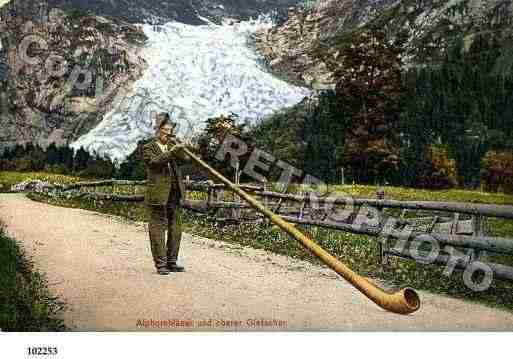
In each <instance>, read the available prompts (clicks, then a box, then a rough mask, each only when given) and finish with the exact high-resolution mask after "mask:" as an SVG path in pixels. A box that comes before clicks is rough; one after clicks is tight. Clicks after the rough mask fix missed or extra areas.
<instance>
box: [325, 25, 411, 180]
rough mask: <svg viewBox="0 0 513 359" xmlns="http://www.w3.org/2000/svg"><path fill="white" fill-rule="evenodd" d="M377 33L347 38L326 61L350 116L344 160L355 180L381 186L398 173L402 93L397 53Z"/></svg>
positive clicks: (399, 45) (398, 43) (359, 33)
mask: <svg viewBox="0 0 513 359" xmlns="http://www.w3.org/2000/svg"><path fill="white" fill-rule="evenodd" d="M403 42H404V39H403V38H402V37H399V38H398V39H397V40H396V41H395V42H391V41H389V40H388V39H387V38H386V35H385V33H384V32H383V31H382V30H379V29H368V30H365V31H357V32H355V33H351V34H349V39H344V40H343V41H341V42H340V44H339V45H338V46H339V47H338V49H337V51H336V52H335V57H334V58H333V59H330V60H329V61H328V66H329V68H330V70H332V72H333V75H334V77H335V79H336V87H335V90H336V93H337V96H338V98H339V101H340V106H341V107H342V108H343V109H344V110H345V112H347V113H350V114H352V126H348V128H347V129H346V131H345V133H344V134H341V135H344V136H345V144H344V148H343V157H344V160H343V161H344V162H345V164H347V165H349V166H350V167H351V168H352V172H353V174H354V177H355V179H356V180H358V181H360V182H370V181H373V180H377V179H382V180H384V179H385V178H387V177H390V176H391V174H392V173H393V172H394V171H396V170H397V168H398V163H399V147H398V141H397V138H396V135H395V133H394V129H395V128H396V124H397V122H398V119H399V104H400V99H401V95H402V93H403V92H404V87H403V84H402V77H401V65H402V60H401V52H402V44H403Z"/></svg>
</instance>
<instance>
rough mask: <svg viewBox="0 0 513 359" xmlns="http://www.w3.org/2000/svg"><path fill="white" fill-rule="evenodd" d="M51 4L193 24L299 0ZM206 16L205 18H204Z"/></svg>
mask: <svg viewBox="0 0 513 359" xmlns="http://www.w3.org/2000/svg"><path fill="white" fill-rule="evenodd" d="M48 3H49V5H50V6H51V7H54V6H58V7H61V8H77V9H84V10H88V11H91V12H93V13H95V14H98V15H102V16H105V15H107V16H112V17H116V18H119V19H122V20H124V21H128V22H131V23H143V22H152V23H163V22H166V21H170V20H176V21H180V22H183V23H186V24H190V25H198V24H204V23H205V21H204V19H208V20H210V21H213V22H215V23H220V22H221V21H222V19H223V18H234V19H239V20H243V19H248V18H250V17H253V18H257V17H258V15H260V14H263V13H268V12H271V11H277V12H282V11H283V10H285V9H287V8H288V7H289V6H292V5H294V4H297V3H298V0H151V1H146V0H48ZM202 18H203V19H202Z"/></svg>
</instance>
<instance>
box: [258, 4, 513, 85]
mask: <svg viewBox="0 0 513 359" xmlns="http://www.w3.org/2000/svg"><path fill="white" fill-rule="evenodd" d="M512 19H513V2H512V1H511V0H450V1H440V0H438V1H437V0H425V1H413V0H399V1H387V0H384V1H371V0H367V1H361V0H358V1H356V0H318V1H317V2H316V3H315V4H314V5H313V6H311V7H310V8H297V9H290V10H289V17H288V20H287V21H286V22H285V23H284V24H282V25H280V26H277V27H274V28H272V29H269V30H265V31H261V32H259V33H257V35H256V46H257V48H258V49H259V51H260V52H261V53H262V54H263V55H264V57H265V58H266V59H267V61H268V63H269V65H270V67H271V69H272V70H273V71H275V72H277V73H279V74H282V75H283V76H285V77H287V78H289V79H290V80H292V81H294V82H297V83H302V84H306V85H308V86H311V87H313V88H319V89H322V88H332V87H333V78H332V76H331V73H330V72H329V71H328V69H327V68H326V66H325V64H324V59H325V58H326V57H327V56H331V57H333V56H336V52H337V45H338V44H340V41H347V39H348V38H350V36H348V34H351V32H353V31H360V30H363V29H366V28H369V27H371V26H376V27H378V28H380V29H384V30H386V31H387V33H388V34H389V36H390V37H391V38H394V37H395V36H397V35H399V34H401V35H403V36H406V37H407V39H408V41H407V45H406V49H405V54H404V60H405V64H406V65H407V66H415V65H426V64H431V63H436V61H437V59H438V58H439V57H440V56H441V55H442V54H443V53H444V51H445V49H446V48H447V45H449V44H450V43H451V42H452V41H454V39H456V38H457V37H459V36H461V35H463V36H464V39H465V46H466V48H468V47H469V46H470V45H471V44H472V41H473V39H474V38H475V35H476V34H484V33H488V34H491V36H493V37H494V38H495V39H496V40H497V41H499V42H500V43H501V44H502V46H505V47H512V44H513V40H512V39H513V37H512V34H513V23H512ZM343 39H345V40H343Z"/></svg>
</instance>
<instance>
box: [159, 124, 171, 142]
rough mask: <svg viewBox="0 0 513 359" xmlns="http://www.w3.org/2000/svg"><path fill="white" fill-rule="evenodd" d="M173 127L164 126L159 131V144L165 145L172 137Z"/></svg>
mask: <svg viewBox="0 0 513 359" xmlns="http://www.w3.org/2000/svg"><path fill="white" fill-rule="evenodd" d="M173 130H174V128H173V126H171V125H169V124H166V125H164V126H162V128H161V129H160V130H159V136H158V137H159V141H160V143H162V144H164V145H167V144H168V143H169V140H170V139H171V137H173Z"/></svg>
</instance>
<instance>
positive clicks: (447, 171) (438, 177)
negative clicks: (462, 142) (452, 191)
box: [417, 145, 458, 189]
mask: <svg viewBox="0 0 513 359" xmlns="http://www.w3.org/2000/svg"><path fill="white" fill-rule="evenodd" d="M457 178H458V175H457V171H456V161H455V160H453V159H451V158H449V155H448V154H447V150H446V149H445V148H443V147H440V146H433V145H432V146H428V147H427V149H426V153H425V158H424V159H423V160H422V163H421V165H420V169H419V173H418V177H417V185H418V186H419V187H420V188H430V189H447V188H454V187H456V186H457V185H458V181H457Z"/></svg>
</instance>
